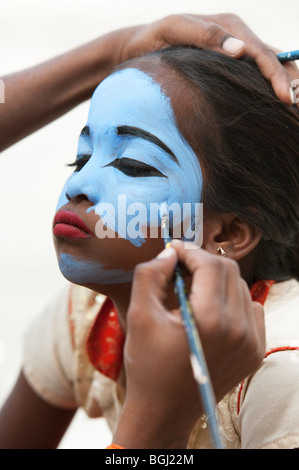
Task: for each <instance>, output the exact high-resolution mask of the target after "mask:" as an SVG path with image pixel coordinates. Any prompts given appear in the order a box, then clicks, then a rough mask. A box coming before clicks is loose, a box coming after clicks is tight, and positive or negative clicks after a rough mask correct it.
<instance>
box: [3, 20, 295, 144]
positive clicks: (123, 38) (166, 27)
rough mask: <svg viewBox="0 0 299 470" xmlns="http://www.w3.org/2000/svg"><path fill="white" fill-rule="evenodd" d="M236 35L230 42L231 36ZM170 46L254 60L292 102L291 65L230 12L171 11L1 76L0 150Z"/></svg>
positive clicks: (276, 87) (293, 76)
mask: <svg viewBox="0 0 299 470" xmlns="http://www.w3.org/2000/svg"><path fill="white" fill-rule="evenodd" d="M233 37H234V38H239V39H240V40H239V41H234V40H233V39H232V38H233ZM173 45H190V46H191V45H192V46H195V47H200V48H205V49H211V50H215V51H218V52H222V53H224V54H228V55H231V56H233V57H236V58H239V57H241V56H242V55H243V54H244V53H246V54H248V55H249V56H251V57H253V59H254V60H256V62H257V64H258V66H259V67H260V69H261V71H262V73H263V74H264V76H265V77H266V78H267V79H269V80H270V81H271V83H272V85H273V88H274V90H275V92H276V93H277V95H278V96H279V98H280V99H282V100H283V101H285V102H287V103H289V104H290V103H291V101H290V95H289V87H290V81H291V78H299V74H298V69H297V68H296V66H295V65H294V64H287V65H285V66H283V65H281V64H280V63H279V61H278V60H277V58H276V57H275V54H274V53H273V51H272V50H271V49H270V48H269V47H267V46H266V45H265V44H263V42H262V41H260V39H259V38H257V37H256V36H255V34H254V33H253V32H252V31H251V30H250V29H249V28H248V27H247V26H246V24H245V23H243V21H242V20H241V19H240V18H238V17H237V16H235V15H231V14H223V15H211V16H203V15H171V16H169V17H166V18H163V19H162V20H160V21H156V22H154V23H151V24H148V25H141V26H134V27H129V28H124V29H121V30H118V31H115V32H112V33H109V34H106V35H104V36H102V37H100V38H98V39H96V40H95V41H92V42H90V43H88V44H85V45H83V46H81V47H79V48H77V49H74V50H72V51H70V52H68V53H65V54H62V55H61V56H59V57H56V58H53V59H52V60H49V61H47V62H45V63H42V64H40V65H37V66H35V67H32V68H30V69H28V70H24V71H21V72H18V73H15V74H12V75H9V76H6V77H2V79H3V81H4V85H5V104H3V105H1V106H0V135H1V142H0V151H1V150H4V149H5V148H7V147H9V146H10V145H13V144H14V143H16V142H18V141H19V140H20V139H22V138H24V137H26V136H27V135H29V134H31V133H32V132H34V131H36V130H38V129H40V128H41V127H43V126H44V125H46V124H47V123H49V122H51V121H53V120H54V119H56V118H58V117H60V116H61V115H63V114H64V113H66V112H67V111H69V110H70V109H72V108H73V107H75V106H77V105H78V104H80V103H81V102H83V101H85V100H87V99H88V98H90V96H91V94H92V92H93V91H94V89H95V88H96V86H97V85H98V84H99V83H100V82H101V80H103V79H104V78H105V77H106V76H107V75H108V74H109V73H110V72H111V70H112V69H113V68H114V67H115V66H116V65H118V64H120V63H121V62H124V61H126V60H128V59H131V58H133V57H136V56H140V55H142V54H145V53H147V52H149V51H153V50H157V49H160V48H163V47H168V46H173Z"/></svg>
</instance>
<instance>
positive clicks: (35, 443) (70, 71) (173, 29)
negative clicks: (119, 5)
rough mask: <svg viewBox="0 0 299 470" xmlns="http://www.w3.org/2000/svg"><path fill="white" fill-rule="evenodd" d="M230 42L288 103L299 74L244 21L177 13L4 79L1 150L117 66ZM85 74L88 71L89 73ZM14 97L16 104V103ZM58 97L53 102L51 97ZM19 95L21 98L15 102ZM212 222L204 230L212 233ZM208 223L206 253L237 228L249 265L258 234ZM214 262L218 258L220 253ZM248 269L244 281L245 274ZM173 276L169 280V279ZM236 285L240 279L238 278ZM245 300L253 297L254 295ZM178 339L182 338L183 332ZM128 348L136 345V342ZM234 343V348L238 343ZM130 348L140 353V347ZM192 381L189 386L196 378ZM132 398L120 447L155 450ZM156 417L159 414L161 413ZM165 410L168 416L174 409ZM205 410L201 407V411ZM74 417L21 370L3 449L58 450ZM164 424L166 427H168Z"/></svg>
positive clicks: (230, 223)
mask: <svg viewBox="0 0 299 470" xmlns="http://www.w3.org/2000/svg"><path fill="white" fill-rule="evenodd" d="M229 36H235V37H238V38H240V39H243V40H244V43H245V44H244V45H243V46H242V47H241V48H240V50H239V51H237V52H236V53H233V54H230V55H233V56H234V57H236V58H238V57H241V56H242V55H243V54H244V53H245V52H246V53H247V54H248V55H251V56H252V57H254V58H255V59H256V61H257V63H258V64H259V66H260V68H261V71H262V73H263V74H264V75H265V76H266V77H267V78H268V79H269V80H271V83H272V85H273V87H274V89H275V91H276V93H277V95H278V96H279V97H280V98H281V99H282V100H284V101H285V102H287V103H289V104H290V103H291V102H290V97H289V83H290V80H291V78H296V77H298V70H297V68H296V67H295V65H294V64H288V65H287V66H282V65H281V64H279V62H278V61H277V59H276V57H275V55H274V54H273V52H272V51H271V49H270V48H269V47H267V46H266V45H264V44H263V43H262V42H261V41H260V40H259V39H258V38H257V37H256V36H255V35H254V33H253V32H252V31H251V30H250V29H249V28H248V27H247V26H246V25H245V24H244V23H243V22H242V20H240V19H239V18H238V17H236V16H235V15H214V16H199V15H197V16H196V15H173V16H171V17H168V18H166V19H163V20H161V21H159V22H156V23H153V24H151V25H145V26H138V27H133V28H127V29H124V30H120V31H118V32H114V33H111V34H110V35H107V36H104V37H102V38H99V39H98V40H96V41H94V42H93V43H90V44H87V45H85V46H82V48H79V49H76V50H74V51H71V52H70V53H68V54H65V55H63V56H61V57H58V58H56V59H53V60H51V61H49V62H47V63H44V64H41V65H39V66H37V67H35V68H32V69H30V70H27V71H24V72H20V73H18V74H14V75H12V76H9V77H4V81H5V87H6V104H5V106H3V107H2V108H1V111H2V112H1V115H0V131H1V132H0V133H1V149H2V150H3V149H5V148H7V147H9V146H10V145H12V144H14V143H15V142H17V141H19V140H20V139H22V138H24V137H25V136H27V135H29V134H30V133H32V132H34V131H35V130H37V129H39V128H40V127H42V126H44V125H45V124H47V123H48V122H51V121H52V120H54V119H56V118H58V117H59V116H61V115H62V114H64V113H65V112H67V111H68V110H69V109H71V108H73V107H74V106H76V105H77V104H79V103H81V102H82V101H84V100H85V99H88V98H89V97H90V96H91V93H92V92H93V90H94V88H95V87H96V85H97V84H98V83H99V82H100V81H101V80H102V79H103V78H104V77H105V76H106V75H107V74H108V73H109V72H110V70H111V69H112V68H113V67H114V66H115V65H117V64H119V63H120V62H122V61H124V60H127V59H130V58H132V57H135V56H136V55H140V54H143V53H146V52H148V51H151V50H156V49H159V48H161V47H167V46H169V45H177V44H187V45H194V46H197V47H204V48H207V49H212V50H217V51H219V52H222V53H227V52H226V51H224V50H223V48H222V44H223V42H224V40H225V39H226V38H227V37H229ZM82 70H84V71H85V73H84V75H83V74H82ZM86 72H88V73H86ZM33 90H34V96H38V97H39V99H35V100H33V101H32V100H30V99H29V100H28V97H30V96H33V94H32V91H33ZM170 91H171V90H170ZM11 96H13V98H14V99H10V97H11ZM54 96H55V99H53V97H54ZM16 97H17V99H15V98H16ZM207 222H208V221H206V227H208V223H207ZM209 223H210V225H211V226H212V227H213V232H212V233H213V236H211V237H210V238H209V239H206V241H205V248H206V250H208V251H209V250H210V251H211V252H212V253H214V252H215V251H214V250H215V247H216V244H217V243H218V241H219V240H218V239H219V237H221V236H222V234H223V233H224V232H226V233H227V229H228V228H229V227H231V230H229V231H228V233H230V234H231V235H232V234H234V236H233V237H232V236H230V237H227V238H226V239H223V240H222V246H223V247H224V249H227V248H229V249H230V253H231V257H232V258H233V259H235V260H238V259H241V258H242V259H244V258H245V257H247V255H248V253H250V251H251V250H252V249H253V247H254V245H255V244H256V240H257V239H256V236H254V234H251V233H250V231H248V228H247V227H246V226H242V227H239V229H240V230H237V231H236V230H235V227H236V221H235V220H234V216H233V215H232V216H231V219H230V220H227V219H226V220H224V219H222V218H221V217H216V218H214V219H213V218H212V219H210V221H209ZM236 233H239V235H240V234H241V236H239V237H236ZM160 249H161V246H159V247H158V246H157V248H156V251H151V257H152V256H153V255H155V254H156V253H157V252H158V251H160ZM178 256H180V258H181V260H182V261H184V260H183V257H184V255H183V254H182V253H181V254H178ZM211 256H213V257H214V255H211ZM144 259H146V258H144ZM173 259H174V258H173ZM217 259H218V258H217ZM140 261H142V260H140ZM160 261H161V260H160ZM161 262H162V261H161ZM232 263H233V262H232ZM233 264H234V263H233ZM160 266H161V264H160V265H158V266H157V265H156V267H155V268H154V269H158V270H159V271H160V270H161V267H160ZM234 266H235V264H234ZM247 266H249V265H247ZM218 267H219V266H218ZM166 268H167V267H166ZM140 269H141V272H139V282H140V276H141V274H142V269H143V270H144V269H145V270H146V266H143V268H140ZM167 269H168V270H170V271H171V266H168V268H167ZM217 269H218V268H217ZM219 269H222V268H219ZM225 269H231V265H229V267H228V266H226V268H225ZM242 270H243V273H244V275H245V276H246V272H245V271H244V268H242ZM235 273H236V276H237V279H238V280H240V282H241V284H242V285H243V282H242V280H241V277H240V274H239V272H238V271H235ZM167 275H168V276H169V273H168V274H167ZM141 277H142V276H141ZM235 281H236V279H234V282H235ZM147 282H151V281H150V278H148V279H147ZM242 289H243V288H242ZM244 295H246V298H248V293H246V294H244ZM122 298H123V297H122ZM115 301H116V302H117V298H115ZM148 301H149V304H148V305H149V308H151V305H152V306H154V305H155V302H156V300H155V299H154V298H153V299H148ZM136 302H137V304H136V305H138V302H139V300H138V299H136ZM151 302H152V303H151ZM128 304H129V298H127V299H126V300H125V301H122V305H120V301H119V310H120V311H122V312H123V315H125V312H126V309H127V308H128ZM131 305H132V304H131ZM168 305H169V304H168ZM133 307H134V303H133ZM252 308H253V309H254V310H256V309H258V307H256V306H252V305H251V304H250V308H249V310H248V314H250V313H251V312H252V311H251V310H250V309H252ZM130 311H133V312H134V308H133V309H132V308H131V310H130ZM258 313H259V314H261V311H260V310H259V312H258ZM219 314H220V312H218V316H219ZM132 317H133V318H134V315H133V314H132V315H131V318H132ZM254 317H255V316H254ZM123 318H124V316H123ZM261 318H262V317H261ZM131 325H133V326H134V323H133V322H131ZM133 326H132V328H133ZM248 331H249V339H250V338H251V340H250V341H249V339H248V341H247V344H249V345H250V347H252V346H253V345H255V346H256V342H257V335H256V333H255V334H251V335H250V330H248ZM219 334H221V332H220V333H219ZM180 336H181V338H183V336H182V335H181V333H180ZM262 338H263V326H262V325H260V327H259V336H258V339H259V348H257V349H259V351H260V353H259V355H258V357H257V358H255V359H254V361H253V363H252V364H250V366H249V367H248V369H247V370H246V371H244V373H245V372H246V374H247V373H248V370H249V369H250V370H253V369H255V368H256V367H257V365H258V364H259V361H260V360H261V358H262V355H263V345H262ZM207 339H208V336H207ZM234 341H235V344H236V343H238V341H240V337H239V338H237V339H236V338H235V339H234ZM242 341H243V340H242ZM128 344H129V345H130V343H128ZM231 344H233V341H232V343H231ZM128 347H129V346H128ZM132 347H133V349H134V348H135V345H133V346H132ZM184 347H185V346H184V345H183V348H184ZM232 349H234V348H232ZM245 353H246V351H245ZM129 374H130V375H129V376H132V372H131V371H129ZM132 377H133V380H132V383H134V371H133V376H132ZM240 379H241V377H236V376H235V377H234V380H231V381H230V385H232V383H233V382H235V381H236V380H240ZM188 380H190V377H189V379H188ZM217 387H218V390H217V397H218V398H220V397H221V396H222V395H223V393H224V392H225V390H224V387H223V385H221V384H219V385H217ZM191 389H192V386H191ZM131 390H132V389H130V393H131ZM136 393H139V392H136V390H134V389H133V397H134V396H135V395H136ZM191 393H192V390H191ZM131 397H132V394H128V400H127V402H126V407H125V409H124V415H123V416H122V420H121V422H120V426H119V427H118V429H117V433H116V436H115V438H116V439H117V441H118V442H119V443H120V444H123V445H126V446H128V447H130V446H133V445H139V446H141V447H142V446H148V447H151V446H155V442H154V441H153V435H154V434H155V432H154V431H155V429H154V427H153V426H150V425H149V427H148V429H149V433H148V435H147V436H144V435H143V434H142V433H141V434H140V442H139V443H136V434H135V432H136V430H137V429H138V428H139V427H140V423H139V416H140V413H141V412H142V411H143V412H144V403H143V402H142V401H140V409H139V410H138V414H137V415H136V420H135V421H134V420H133V421H131V422H132V423H133V424H134V423H136V428H134V426H133V427H132V429H131V431H132V433H130V432H129V431H130V430H129V429H124V423H125V428H126V426H127V424H128V420H127V419H126V413H129V415H130V416H133V415H132V413H131V412H132V403H133V401H132V400H131ZM23 403H26V406H23ZM196 406H198V405H196ZM157 411H159V412H160V411H161V410H160V409H159V410H157ZM167 411H168V412H169V409H168V408H167ZM199 411H200V410H199V408H198V409H197V412H199ZM74 413H75V410H71V411H68V410H63V409H59V408H55V407H53V406H51V405H49V404H47V403H46V402H44V401H43V400H41V399H40V398H39V397H38V396H37V395H36V394H35V393H34V392H33V391H32V389H31V388H30V387H29V385H28V383H27V381H26V379H25V378H24V375H23V373H22V372H21V374H20V376H19V378H18V380H17V382H16V385H15V387H14V389H13V391H12V393H11V395H10V396H9V398H8V400H7V401H6V403H5V404H4V406H3V407H2V409H1V412H0V448H6V449H9V448H36V449H38V448H55V447H57V445H58V443H59V441H60V439H61V437H62V436H63V434H64V432H65V430H66V428H67V427H68V425H69V423H70V422H71V420H72V418H73V416H74ZM165 420H166V426H169V420H167V419H166V418H165ZM29 423H30V426H29V425H28V424H29ZM44 423H47V425H46V426H45V425H44ZM149 424H150V423H149ZM160 424H161V425H163V423H160ZM189 428H190V422H189V421H188V422H186V426H185V427H184V429H185V431H184V433H183V435H182V436H178V435H175V436H171V437H170V441H171V442H169V443H162V444H161V442H160V445H165V447H166V446H172V447H175V446H178V445H182V442H183V443H184V442H185V440H186V434H187V432H188V430H189ZM124 431H125V432H124ZM124 435H126V436H128V439H127V441H126V442H125V441H124ZM133 438H134V439H133ZM133 441H134V442H133Z"/></svg>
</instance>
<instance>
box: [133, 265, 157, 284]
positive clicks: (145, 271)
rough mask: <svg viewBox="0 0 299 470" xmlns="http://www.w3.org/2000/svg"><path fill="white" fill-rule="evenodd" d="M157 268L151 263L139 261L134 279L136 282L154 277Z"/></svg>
mask: <svg viewBox="0 0 299 470" xmlns="http://www.w3.org/2000/svg"><path fill="white" fill-rule="evenodd" d="M155 275H156V270H155V269H154V267H153V266H152V264H151V263H146V262H145V263H139V264H137V266H136V267H135V269H134V280H135V282H136V283H142V282H143V281H145V282H146V281H149V280H151V279H154V277H155Z"/></svg>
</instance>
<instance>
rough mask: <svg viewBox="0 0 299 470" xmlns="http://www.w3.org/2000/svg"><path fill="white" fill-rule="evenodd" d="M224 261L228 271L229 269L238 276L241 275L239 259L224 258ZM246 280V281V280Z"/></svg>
mask: <svg viewBox="0 0 299 470" xmlns="http://www.w3.org/2000/svg"><path fill="white" fill-rule="evenodd" d="M223 263H224V266H225V268H226V269H227V271H229V272H230V273H232V274H235V275H237V276H240V274H241V273H240V267H239V264H238V263H237V261H235V260H234V259H231V258H224V259H223ZM244 282H245V281H244Z"/></svg>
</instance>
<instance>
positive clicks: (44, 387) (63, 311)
mask: <svg viewBox="0 0 299 470" xmlns="http://www.w3.org/2000/svg"><path fill="white" fill-rule="evenodd" d="M69 292H70V289H69V287H68V286H67V287H65V288H64V289H63V290H62V291H60V292H59V293H58V295H56V296H55V297H54V298H53V299H52V300H51V301H50V303H49V305H48V306H47V307H46V308H45V309H44V310H43V311H42V312H41V313H40V314H39V315H38V316H37V318H35V320H34V322H33V324H32V325H31V327H30V328H29V330H28V331H27V332H26V334H25V336H24V358H23V372H24V375H25V377H26V379H27V381H28V383H29V385H30V386H31V387H32V388H33V390H34V391H35V392H36V393H37V395H39V396H40V397H41V398H42V399H44V400H45V401H46V402H48V403H49V404H51V405H53V406H57V407H61V408H66V409H74V408H77V404H76V401H75V397H74V393H73V387H72V384H73V382H74V380H73V376H72V372H73V367H72V363H73V361H72V357H73V351H72V342H71V334H70V326H69V319H68V304H69Z"/></svg>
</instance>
